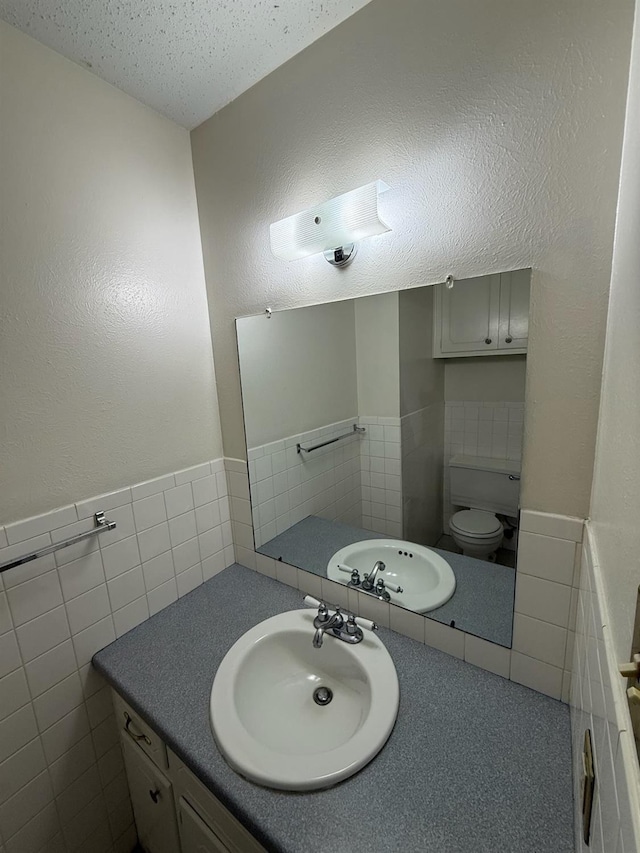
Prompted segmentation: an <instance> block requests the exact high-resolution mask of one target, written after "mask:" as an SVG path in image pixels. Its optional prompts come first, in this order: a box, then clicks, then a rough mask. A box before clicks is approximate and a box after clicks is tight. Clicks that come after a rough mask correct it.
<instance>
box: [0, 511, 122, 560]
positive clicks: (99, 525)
mask: <svg viewBox="0 0 640 853" xmlns="http://www.w3.org/2000/svg"><path fill="white" fill-rule="evenodd" d="M94 519H95V522H96V526H95V527H94V528H93V530H87V531H86V532H85V533H78V535H77V536H72V537H71V538H70V539H65V540H64V541H62V542H55V543H54V544H53V545H45V547H44V548H39V549H38V550H37V551H32V552H31V553H30V554H25V555H24V557H18V558H17V559H14V560H7V561H6V562H5V563H0V572H6V571H7V569H13V568H14V567H15V566H22V565H23V564H24V563H30V562H31V560H37V559H38V558H39V557H45V556H46V555H47V554H53V552H54V551H59V550H60V549H61V548H68V547H69V545H75V544H76V542H82V540H83V539H88V538H89V537H90V536H96V535H97V534H98V533H102V532H103V530H114V529H115V527H116V523H115V521H107V519H106V518H105V517H104V513H103V512H97V513H96V514H95V515H94Z"/></svg>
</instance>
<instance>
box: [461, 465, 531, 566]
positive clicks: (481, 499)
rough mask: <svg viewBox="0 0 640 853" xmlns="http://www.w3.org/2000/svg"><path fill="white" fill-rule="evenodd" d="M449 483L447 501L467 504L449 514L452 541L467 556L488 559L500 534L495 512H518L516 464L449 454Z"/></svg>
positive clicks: (499, 524)
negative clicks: (449, 498) (451, 514)
mask: <svg viewBox="0 0 640 853" xmlns="http://www.w3.org/2000/svg"><path fill="white" fill-rule="evenodd" d="M449 483H450V490H451V503H452V504H454V506H462V507H469V508H468V509H462V510H460V511H459V512H456V513H455V515H453V516H452V517H451V520H450V522H449V528H450V530H451V536H452V537H453V541H454V542H455V543H456V545H457V546H458V548H460V549H461V550H462V553H463V554H465V555H466V556H467V557H475V558H476V559H479V560H489V559H491V558H492V557H493V556H494V555H495V552H496V551H497V549H498V548H499V547H500V545H501V544H502V538H503V535H504V528H503V526H502V522H501V521H500V519H498V518H496V513H499V514H500V515H505V516H508V517H516V516H517V515H518V502H519V498H520V463H519V462H511V461H505V460H501V459H488V458H485V457H482V456H462V455H459V456H452V457H451V459H450V460H449Z"/></svg>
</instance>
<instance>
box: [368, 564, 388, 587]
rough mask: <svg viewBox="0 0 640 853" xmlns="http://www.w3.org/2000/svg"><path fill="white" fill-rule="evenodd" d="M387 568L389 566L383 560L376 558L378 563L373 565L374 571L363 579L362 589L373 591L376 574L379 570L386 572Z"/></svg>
mask: <svg viewBox="0 0 640 853" xmlns="http://www.w3.org/2000/svg"><path fill="white" fill-rule="evenodd" d="M386 568H387V567H386V566H385V564H384V563H383V562H382V560H376V563H375V565H374V567H373V571H372V572H371V573H370V574H368V575H365V576H364V580H363V581H362V589H364V590H366V591H367V592H371V590H372V589H373V587H374V585H375V581H376V575H377V574H378V572H384V570H385V569H386Z"/></svg>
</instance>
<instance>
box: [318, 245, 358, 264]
mask: <svg viewBox="0 0 640 853" xmlns="http://www.w3.org/2000/svg"><path fill="white" fill-rule="evenodd" d="M357 254H358V247H357V246H356V244H355V243H348V244H347V245H346V246H340V247H339V248H337V249H328V250H327V251H326V252H324V257H325V260H327V261H329V263H330V264H331V266H332V267H346V266H349V264H350V263H351V261H352V260H353V259H354V258H355V256H356V255H357Z"/></svg>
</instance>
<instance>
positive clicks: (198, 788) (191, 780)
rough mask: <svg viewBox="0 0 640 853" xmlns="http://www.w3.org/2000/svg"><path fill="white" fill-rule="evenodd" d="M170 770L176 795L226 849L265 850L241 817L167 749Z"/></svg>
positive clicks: (246, 852)
mask: <svg viewBox="0 0 640 853" xmlns="http://www.w3.org/2000/svg"><path fill="white" fill-rule="evenodd" d="M167 752H168V755H169V771H170V776H171V779H172V782H173V787H174V791H175V796H176V799H178V798H179V797H183V798H184V799H185V800H186V801H187V803H188V804H189V805H190V806H191V808H192V809H193V810H194V811H195V812H196V813H197V815H198V816H199V817H200V819H201V820H203V821H204V822H205V823H206V824H207V825H208V826H209V828H210V829H211V830H213V833H214V835H216V836H217V837H218V838H219V839H220V841H222V843H223V844H224V845H225V847H226V848H227V849H228V850H229V853H266V851H265V849H264V847H262V845H261V844H258V842H257V841H256V840H255V838H254V837H253V836H252V835H251V833H250V832H248V831H247V830H246V829H245V828H244V826H243V825H242V824H241V823H240V821H238V820H236V818H235V817H234V816H233V815H232V814H230V812H228V811H227V809H226V808H225V807H224V806H223V805H222V803H220V802H219V801H218V800H217V799H216V798H215V797H214V795H213V794H212V793H211V791H210V790H209V789H208V788H207V787H205V785H203V784H202V782H200V780H199V779H196V777H195V776H194V775H193V773H192V772H191V771H190V770H189V768H188V767H187V766H186V765H185V764H184V763H183V762H182V761H181V760H180V759H179V758H178V756H177V755H176V754H175V753H174V752H172V751H171V750H170V749H168V750H167Z"/></svg>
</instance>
